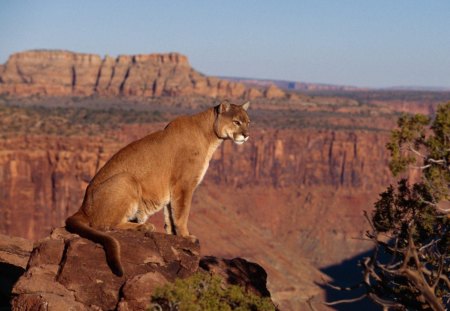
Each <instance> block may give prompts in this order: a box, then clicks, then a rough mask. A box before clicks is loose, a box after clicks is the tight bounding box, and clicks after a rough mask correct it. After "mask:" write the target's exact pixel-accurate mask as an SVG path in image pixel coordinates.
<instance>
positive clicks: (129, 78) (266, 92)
mask: <svg viewBox="0 0 450 311" xmlns="http://www.w3.org/2000/svg"><path fill="white" fill-rule="evenodd" d="M0 94H9V95H14V96H30V95H42V96H91V95H99V96H138V97H139V96H141V97H142V96H144V97H146V96H150V97H157V96H191V95H199V96H207V97H214V98H215V97H226V98H246V99H254V98H261V97H264V98H284V97H285V96H286V94H285V92H284V91H282V90H280V89H279V88H277V87H274V86H272V87H268V88H252V87H249V86H246V85H244V84H242V83H239V82H234V81H228V80H223V79H218V78H215V77H208V76H206V75H204V74H201V73H200V72H198V71H196V70H195V69H193V68H192V67H191V66H190V64H189V61H188V58H187V57H186V56H184V55H182V54H179V53H166V54H138V55H119V56H118V57H116V58H113V57H110V56H105V57H104V58H102V57H100V56H99V55H96V54H86V53H75V52H70V51H64V50H31V51H25V52H20V53H15V54H13V55H11V56H10V57H9V59H8V61H7V62H6V63H5V64H4V65H0Z"/></svg>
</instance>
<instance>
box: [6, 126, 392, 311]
mask: <svg viewBox="0 0 450 311" xmlns="http://www.w3.org/2000/svg"><path fill="white" fill-rule="evenodd" d="M163 126H164V125H163V124H150V125H129V126H127V127H124V128H123V130H122V131H117V132H116V133H108V135H104V136H92V137H84V136H83V137H81V136H78V137H77V136H73V137H61V136H21V137H12V138H7V139H2V140H0V150H2V151H1V152H0V191H1V192H0V206H1V209H0V219H2V221H1V222H0V232H1V233H6V234H8V235H14V236H22V237H27V238H30V239H37V238H41V237H43V236H46V235H47V234H48V232H49V231H50V230H51V228H53V227H57V226H61V225H63V223H64V219H65V218H66V217H67V216H69V215H71V214H72V213H73V212H74V211H76V210H77V209H78V208H79V206H80V204H81V200H82V197H83V194H84V190H85V187H86V186H87V184H88V182H89V180H90V179H91V178H92V176H93V175H94V174H95V172H96V171H97V170H98V169H99V168H100V167H101V166H102V165H103V163H104V162H105V161H107V159H108V158H109V157H110V156H111V155H112V154H113V153H114V152H116V151H117V150H119V149H120V148H121V147H122V146H123V145H124V144H126V143H127V142H130V141H132V140H135V139H137V138H138V137H140V136H143V135H145V133H148V132H151V131H154V130H155V129H156V128H162V127H163ZM380 133H383V132H364V131H356V132H351V131H339V132H335V131H331V130H313V129H304V130H300V129H278V130H277V129H264V130H263V129H259V130H258V129H254V130H253V131H252V136H251V138H250V140H249V141H248V142H247V143H245V144H244V145H242V146H236V145H234V144H232V143H231V142H225V143H223V144H222V146H221V147H220V148H219V149H218V150H217V151H216V153H215V154H214V157H213V159H212V161H211V165H210V168H209V170H208V172H207V174H206V176H205V180H204V182H203V183H202V185H200V187H199V189H198V190H197V191H196V193H195V195H194V201H193V208H192V214H191V216H190V220H189V227H190V230H191V232H192V233H193V234H195V235H197V236H198V237H199V239H200V241H201V243H202V250H203V251H204V254H214V255H216V256H222V257H230V256H236V255H239V256H243V257H246V258H249V259H250V260H254V261H258V262H259V263H260V264H261V265H262V266H263V267H264V268H265V269H266V270H267V272H268V275H269V288H270V291H271V292H272V293H273V297H274V300H275V301H279V302H281V301H282V302H283V304H282V305H283V306H286V307H287V308H285V309H292V310H296V309H298V306H299V304H300V303H301V301H302V300H304V299H307V297H306V298H305V296H304V292H305V285H304V282H302V280H303V279H304V278H305V275H309V274H310V273H312V272H311V271H312V270H311V269H310V268H308V267H309V266H306V265H305V263H304V262H303V261H300V260H295V261H293V260H292V258H300V257H301V258H308V259H309V260H312V261H313V262H314V263H315V264H316V266H323V265H328V264H332V263H337V262H340V261H341V260H342V259H344V258H348V257H350V256H353V255H355V254H357V253H359V252H361V251H363V250H366V249H368V248H369V247H370V246H371V245H367V244H364V242H361V241H359V240H357V239H355V238H358V237H361V236H362V234H363V232H364V231H365V230H366V229H367V226H368V225H367V224H366V223H365V221H364V218H363V215H362V211H363V210H369V209H370V208H371V207H372V204H373V201H374V200H375V198H376V195H377V193H378V192H379V191H381V190H382V189H383V188H384V187H385V186H386V184H387V183H388V182H389V181H390V178H389V177H388V176H389V173H388V170H387V165H386V163H387V153H386V152H385V151H383V150H384V144H385V142H386V138H387V137H386V136H385V135H383V134H380ZM107 137H109V138H107ZM111 137H116V138H117V140H115V141H114V140H112V139H111ZM150 221H151V222H153V223H155V224H156V225H157V228H158V229H159V231H162V215H161V213H159V214H157V215H155V216H154V217H152V219H150ZM224 245H226V247H225V246H224Z"/></svg>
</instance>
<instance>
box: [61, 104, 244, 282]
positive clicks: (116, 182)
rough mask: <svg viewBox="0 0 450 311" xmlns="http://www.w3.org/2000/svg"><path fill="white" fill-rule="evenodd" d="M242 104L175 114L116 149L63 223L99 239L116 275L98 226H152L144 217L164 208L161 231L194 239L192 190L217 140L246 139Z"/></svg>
mask: <svg viewBox="0 0 450 311" xmlns="http://www.w3.org/2000/svg"><path fill="white" fill-rule="evenodd" d="M248 105H249V103H246V104H244V105H242V106H236V105H232V104H229V103H228V102H223V103H221V104H220V105H218V106H216V107H213V108H210V109H208V110H206V111H204V112H201V113H199V114H196V115H193V116H183V117H179V118H177V119H175V120H174V121H172V122H170V123H169V124H168V125H167V126H166V128H165V129H164V130H162V131H158V132H155V133H152V134H150V135H148V136H146V137H144V138H142V139H140V140H137V141H135V142H132V143H131V144H129V145H128V146H126V147H125V148H123V149H121V150H120V151H119V152H117V153H116V154H115V155H114V156H113V157H112V158H111V159H110V160H109V161H108V162H107V163H106V164H105V165H104V166H103V167H102V168H101V169H100V171H99V172H98V173H97V174H96V175H95V176H94V178H93V179H92V180H91V182H90V183H89V185H88V187H87V189H86V193H85V197H84V200H83V203H82V205H81V208H80V210H79V211H78V212H76V213H75V214H74V215H73V216H71V217H69V218H68V219H67V220H66V227H67V229H68V230H69V231H71V232H74V233H78V234H80V235H81V236H84V237H86V238H89V239H91V240H93V241H95V242H98V243H100V244H102V245H103V246H104V248H105V251H106V255H107V260H108V263H109V265H110V267H111V269H112V270H113V272H114V273H115V274H117V275H119V276H120V275H122V274H123V268H122V265H121V263H120V248H119V243H118V242H117V241H116V240H115V239H114V238H112V237H111V236H109V235H108V234H105V233H103V232H102V231H107V230H110V229H115V228H117V229H132V230H144V231H148V230H153V226H152V225H151V224H147V223H146V221H147V219H148V217H149V216H150V215H152V214H154V213H155V212H157V211H159V210H161V209H163V208H164V214H165V215H164V216H165V228H166V232H167V233H171V234H177V235H181V236H183V237H189V238H191V239H195V237H194V236H192V235H190V234H189V231H188V228H187V222H188V217H189V211H190V208H191V200H192V195H193V193H194V190H195V188H196V187H197V186H198V184H199V183H200V182H201V181H202V179H203V177H204V175H205V173H206V170H207V169H208V166H209V161H210V160H211V157H212V155H213V153H214V151H215V150H216V149H217V147H218V146H219V145H220V144H221V143H222V141H223V140H225V139H231V140H233V141H234V142H236V143H243V142H244V141H246V140H247V139H248V126H249V123H250V120H249V118H248V115H247V113H246V110H247V108H248ZM131 221H135V222H131Z"/></svg>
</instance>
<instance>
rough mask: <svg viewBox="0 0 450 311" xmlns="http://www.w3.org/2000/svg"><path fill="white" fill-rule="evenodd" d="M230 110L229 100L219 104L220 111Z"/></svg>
mask: <svg viewBox="0 0 450 311" xmlns="http://www.w3.org/2000/svg"><path fill="white" fill-rule="evenodd" d="M228 110H230V103H229V102H228V101H226V100H225V101H223V102H221V103H220V105H219V113H224V112H227V111H228Z"/></svg>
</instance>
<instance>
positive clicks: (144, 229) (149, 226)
mask: <svg viewBox="0 0 450 311" xmlns="http://www.w3.org/2000/svg"><path fill="white" fill-rule="evenodd" d="M137 230H138V231H142V232H153V231H155V226H154V225H153V224H151V223H145V224H140V225H139V226H138V228H137Z"/></svg>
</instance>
